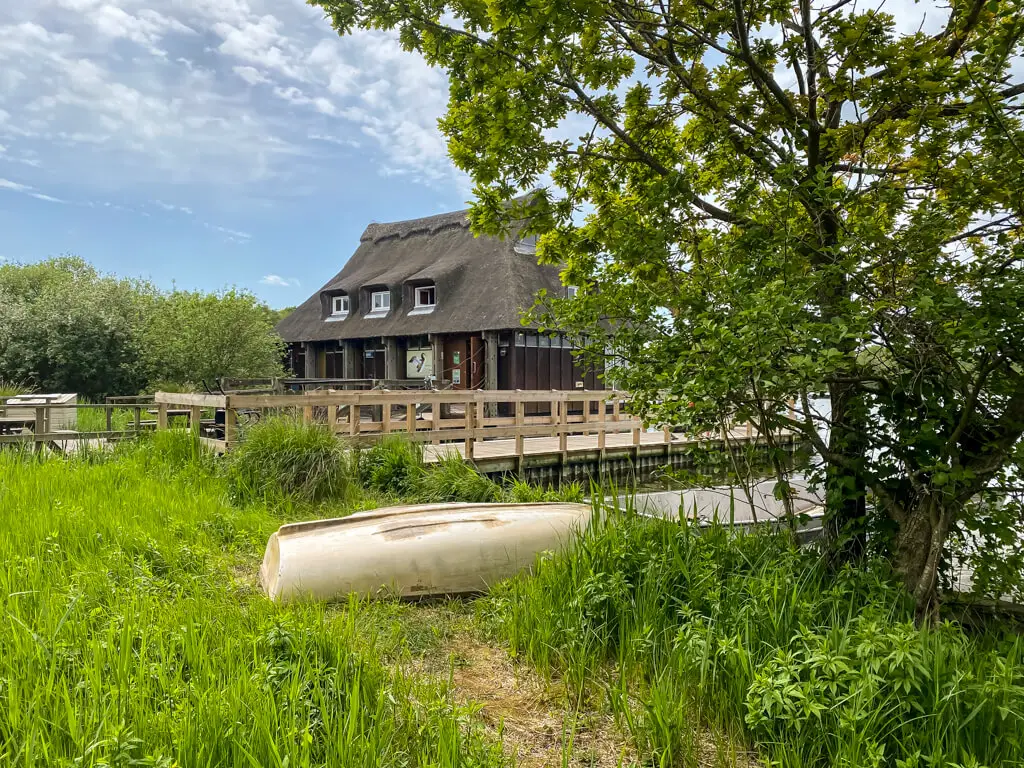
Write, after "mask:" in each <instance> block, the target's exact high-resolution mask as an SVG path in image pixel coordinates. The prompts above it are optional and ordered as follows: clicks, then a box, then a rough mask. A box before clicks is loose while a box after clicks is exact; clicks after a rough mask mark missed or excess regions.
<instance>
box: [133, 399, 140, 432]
mask: <svg viewBox="0 0 1024 768" xmlns="http://www.w3.org/2000/svg"><path fill="white" fill-rule="evenodd" d="M133 410H134V411H135V434H139V432H141V431H142V406H141V405H136V406H135V408H134V409H133Z"/></svg>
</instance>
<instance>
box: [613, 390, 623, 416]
mask: <svg viewBox="0 0 1024 768" xmlns="http://www.w3.org/2000/svg"><path fill="white" fill-rule="evenodd" d="M621 405H622V401H621V400H619V398H618V397H617V396H616V398H615V399H614V400H612V421H618V420H619V408H620V407H621Z"/></svg>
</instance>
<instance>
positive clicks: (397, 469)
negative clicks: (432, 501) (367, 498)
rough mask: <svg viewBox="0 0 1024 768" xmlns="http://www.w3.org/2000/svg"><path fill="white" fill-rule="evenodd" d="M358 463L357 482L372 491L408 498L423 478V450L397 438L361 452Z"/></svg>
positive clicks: (408, 441) (385, 440)
mask: <svg viewBox="0 0 1024 768" xmlns="http://www.w3.org/2000/svg"><path fill="white" fill-rule="evenodd" d="M357 460H358V463H359V482H360V483H361V484H362V485H363V487H364V488H367V489H369V490H373V491H380V492H382V493H391V494H394V495H396V496H409V495H412V494H413V493H414V492H415V491H416V487H417V484H418V483H419V481H420V479H421V478H422V476H423V449H422V448H421V447H420V446H419V445H417V444H416V443H413V442H411V441H410V440H407V439H405V438H404V437H400V436H397V435H396V436H388V437H385V438H384V439H383V440H381V441H380V442H379V443H377V444H375V445H374V446H373V447H372V448H369V449H367V450H365V451H360V452H359V454H358V455H357Z"/></svg>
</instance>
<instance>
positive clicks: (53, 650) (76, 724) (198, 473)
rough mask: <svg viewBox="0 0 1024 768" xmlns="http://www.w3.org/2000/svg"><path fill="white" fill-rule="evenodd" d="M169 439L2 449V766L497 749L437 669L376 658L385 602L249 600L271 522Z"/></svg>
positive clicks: (496, 760) (479, 753) (490, 755)
mask: <svg viewBox="0 0 1024 768" xmlns="http://www.w3.org/2000/svg"><path fill="white" fill-rule="evenodd" d="M168 435H171V437H166V438H164V437H159V438H157V439H156V440H155V441H147V442H145V443H142V444H139V445H133V446H126V447H123V448H121V449H119V450H118V452H117V453H116V454H114V455H100V456H97V457H94V458H93V459H91V460H89V461H67V460H60V459H50V460H46V461H40V460H36V459H33V458H28V457H26V456H24V455H22V454H18V453H12V452H9V451H8V452H2V453H0V609H2V611H3V614H4V620H3V622H2V623H0V765H4V766H26V767H27V766H68V767H69V768H70V766H95V767H96V768H100V766H106V767H107V768H127V767H128V766H166V767H168V768H169V767H170V766H172V765H178V766H182V767H186V766H189V767H191V766H196V767H197V768H198V767H199V766H203V767H204V768H205V767H206V766H254V767H255V766H286V765H287V766H326V765H331V766H412V765H418V766H455V765H474V766H481V767H484V766H495V767H497V766H500V765H502V764H503V763H504V758H503V757H502V756H501V752H500V749H499V747H498V746H497V745H496V744H494V743H493V742H491V741H489V740H487V739H485V738H484V737H483V736H482V735H481V734H480V732H479V731H478V729H476V728H475V727H473V726H471V724H470V720H469V716H468V713H467V711H466V710H465V709H463V708H460V707H458V706H456V705H454V704H453V702H452V699H451V698H450V696H448V695H447V694H446V693H445V690H444V686H443V685H440V684H436V683H430V682H424V681H422V680H419V679H416V678H412V677H408V676H405V675H403V674H402V673H401V672H400V669H401V665H394V664H392V663H389V662H390V661H391V660H392V657H393V656H394V655H395V654H401V653H402V649H401V647H400V642H401V638H399V637H398V636H397V635H396V633H395V632H394V631H393V630H391V629H388V627H389V623H388V622H387V621H384V620H382V621H375V620H371V619H372V618H373V617H374V616H378V617H379V615H380V613H379V609H375V610H376V612H375V610H371V609H367V608H366V607H365V606H362V605H359V604H357V603H353V604H350V605H347V606H341V607H338V608H324V607H323V606H316V605H314V606H299V607H295V608H285V609H282V608H278V607H276V606H274V605H272V604H271V603H269V602H268V601H267V600H266V599H265V598H263V597H262V595H261V594H259V592H258V591H257V588H256V586H255V584H254V582H253V578H252V574H253V573H254V570H255V568H256V566H257V564H258V557H259V555H260V554H261V553H262V548H263V546H264V544H265V541H266V536H267V535H268V534H269V533H270V532H271V531H272V530H273V529H275V528H276V527H277V525H278V524H279V522H280V520H278V519H276V518H275V517H274V516H273V515H272V514H271V513H270V512H268V510H267V509H266V508H265V507H263V506H261V505H249V506H246V507H244V508H239V507H237V506H235V505H233V504H232V503H231V500H230V498H229V494H228V492H227V488H226V485H225V483H224V481H223V479H222V478H220V477H219V476H218V474H217V473H216V472H214V471H213V469H212V464H211V462H210V460H209V459H208V457H205V456H204V455H202V454H201V452H197V450H195V449H194V445H193V444H192V443H191V442H190V441H189V438H188V436H187V435H186V434H184V433H168ZM160 440H163V441H164V443H163V444H161V443H160V442H159V441H160Z"/></svg>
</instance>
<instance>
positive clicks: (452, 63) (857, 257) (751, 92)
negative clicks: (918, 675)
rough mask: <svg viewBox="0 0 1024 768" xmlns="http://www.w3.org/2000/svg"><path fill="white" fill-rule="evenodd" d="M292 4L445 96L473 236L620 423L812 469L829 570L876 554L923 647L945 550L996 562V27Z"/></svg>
mask: <svg viewBox="0 0 1024 768" xmlns="http://www.w3.org/2000/svg"><path fill="white" fill-rule="evenodd" d="M311 2H312V3H313V4H315V5H319V6H321V7H322V8H323V9H324V10H325V11H326V12H327V13H328V15H329V17H330V19H331V21H332V23H333V24H334V26H335V27H336V29H337V30H338V31H339V32H340V33H342V34H346V33H349V32H351V31H352V30H353V29H354V28H357V27H361V28H383V29H394V30H398V32H399V34H400V38H401V41H402V43H403V45H404V46H405V47H406V48H407V49H410V50H415V51H419V52H421V53H422V54H423V56H424V57H425V58H426V60H427V62H428V63H430V64H432V65H436V66H440V67H442V68H444V69H445V70H446V71H447V72H448V73H449V75H450V101H449V107H448V113H447V115H446V116H445V117H444V118H443V120H442V121H441V127H442V130H443V131H444V132H445V134H446V135H447V137H448V140H449V150H450V153H451V156H452V158H453V160H454V161H455V163H456V164H457V165H458V166H459V167H460V168H462V169H464V170H465V171H467V172H469V173H470V174H471V175H472V177H473V179H474V181H475V183H476V190H475V191H476V195H477V202H476V204H475V206H474V213H473V223H474V227H475V229H476V230H477V231H480V232H488V233H504V232H507V231H508V229H509V228H510V227H511V226H513V224H514V222H516V221H520V220H522V219H524V218H525V219H527V220H528V222H529V224H528V228H529V229H531V230H532V231H533V232H534V233H536V234H539V235H541V237H540V241H539V248H538V253H539V255H540V258H542V259H544V260H547V261H549V262H553V263H561V264H564V265H565V271H564V279H565V281H566V283H569V284H573V285H577V286H581V287H583V288H584V290H582V291H581V292H580V294H579V296H578V298H577V299H575V300H572V301H567V302H553V303H552V307H551V309H552V312H553V322H557V323H559V324H568V325H569V326H571V327H572V328H574V329H576V331H578V332H579V333H580V334H581V336H582V335H584V334H585V336H586V338H587V339H588V340H589V343H588V351H589V353H590V354H591V355H593V356H604V355H608V354H610V355H611V356H612V361H613V362H614V364H615V365H616V375H617V378H618V380H619V383H620V384H621V385H623V386H626V387H628V388H629V389H630V390H631V391H632V392H633V393H634V394H635V395H636V400H637V407H638V408H639V409H640V410H641V412H642V413H644V414H645V415H647V416H649V417H650V418H651V419H659V420H668V421H672V422H675V423H679V424H683V425H686V426H689V427H691V428H694V429H698V428H706V427H709V426H713V425H717V424H720V423H722V422H723V421H725V420H729V419H740V420H745V419H751V420H753V421H755V422H757V423H758V424H759V425H760V427H761V428H762V430H764V431H765V432H766V433H768V434H777V433H778V432H779V431H780V430H782V429H790V430H794V431H796V432H797V433H798V434H799V435H801V436H802V437H803V438H804V439H806V440H808V441H810V442H812V443H813V444H814V445H815V447H816V448H817V450H818V453H819V454H820V456H821V458H822V459H823V462H824V465H823V466H824V470H823V471H824V483H825V490H826V495H827V508H828V520H829V531H830V533H831V541H832V545H833V548H834V551H835V552H836V553H837V554H839V555H842V556H846V557H855V556H856V555H857V554H858V551H859V548H860V546H861V545H862V543H863V535H862V534H863V531H864V530H865V528H866V527H871V528H872V529H873V530H874V531H875V533H876V534H877V535H876V536H874V537H872V541H873V542H886V545H887V546H888V547H889V548H890V549H889V551H890V553H891V555H892V556H893V557H894V560H895V563H896V565H897V568H898V569H899V571H900V573H901V574H902V576H903V579H904V581H905V583H906V586H907V589H908V590H909V591H910V592H911V593H912V594H913V596H914V597H915V599H916V600H917V603H918V606H919V610H920V614H921V617H922V618H924V617H925V616H927V615H930V612H931V610H932V608H933V607H934V605H935V598H936V587H937V583H938V580H939V577H940V566H941V565H942V563H943V561H944V560H945V559H946V558H948V556H949V551H950V544H951V542H952V541H953V539H954V538H955V537H956V536H957V535H960V534H965V533H966V532H967V531H968V529H972V528H974V529H981V528H984V529H985V530H989V531H992V530H996V531H1002V530H1005V529H1007V528H1009V530H1010V531H1011V533H1013V532H1014V531H1015V532H1016V534H1017V535H1020V531H1021V529H1022V528H1024V526H1022V525H1021V518H1020V512H1019V509H1020V507H1019V506H1015V505H1013V504H1010V503H999V504H992V503H979V499H980V498H981V497H982V496H983V495H984V494H985V493H986V492H987V491H989V490H991V489H992V487H993V484H1000V485H1004V486H1005V485H1006V484H1009V485H1010V486H1014V487H1015V486H1016V485H1017V484H1018V481H1017V479H1016V478H1017V475H1016V474H1015V473H1014V470H1013V467H1014V466H1015V462H1016V455H1017V454H1016V452H1018V451H1019V448H1018V446H1019V442H1020V437H1021V434H1022V432H1024V367H1022V366H1024V327H1022V319H1021V313H1020V310H1019V308H1020V307H1022V306H1024V284H1022V279H1021V277H1022V275H1021V255H1022V254H1021V247H1022V246H1021V240H1020V232H1021V230H1020V227H1021V213H1022V208H1024V205H1022V194H1024V132H1022V130H1021V123H1020V119H1019V115H1020V112H1021V109H1022V106H1021V101H1020V97H1021V95H1022V94H1024V83H1021V82H1019V73H1020V71H1021V70H1020V64H1021V36H1022V34H1024V12H1022V11H1024V9H1022V8H1021V3H1020V1H1019V0H952V1H951V3H950V5H949V6H948V7H946V8H930V9H929V10H928V21H929V22H930V23H932V24H934V26H929V27H928V28H923V27H922V26H920V25H917V24H914V25H913V26H911V27H909V28H904V29H900V28H898V27H897V23H896V20H895V19H894V18H893V17H892V16H891V15H889V14H887V13H884V12H883V10H882V9H883V8H884V6H882V7H879V8H872V9H868V10H866V9H864V8H863V6H861V5H856V4H852V3H850V2H849V0H838V2H822V3H818V4H812V2H811V0H797V2H795V3H794V2H788V1H787V2H782V1H781V0H746V1H745V2H740V0H733V1H732V2H717V3H716V2H707V0H681V1H680V2H664V0H550V2H546V3H529V2H525V1H524V0H502V1H501V2H498V1H497V0H486V1H484V2H480V1H479V0H311ZM902 21H903V22H904V23H905V22H906V19H904V20H902ZM936 21H937V23H936ZM905 30H907V31H905ZM1014 72H1016V73H1017V74H1018V81H1015V80H1014V78H1013V73H1014ZM574 128H575V129H576V130H571V129H574ZM573 134H577V137H575V138H573ZM540 185H546V186H544V188H543V189H541V190H540V191H539V192H537V193H536V194H534V195H532V196H531V198H530V200H529V202H517V203H513V204H507V203H506V201H508V200H511V199H513V198H514V197H515V195H516V194H518V193H519V192H521V191H522V190H525V189H532V188H535V187H538V186H540ZM821 392H824V393H827V394H828V398H829V400H830V403H831V405H830V410H829V411H826V412H823V413H822V412H818V411H816V410H814V408H813V405H812V399H811V395H813V394H814V393H821ZM791 397H795V398H796V399H797V408H796V409H795V412H794V416H793V417H791V416H790V412H789V410H788V409H787V408H786V407H785V404H786V403H787V401H788V400H789V398H791ZM691 403H692V406H691ZM825 433H827V437H824V436H823V434H825ZM868 493H870V494H871V497H872V500H873V507H872V509H873V510H875V512H874V513H873V514H869V513H868V508H867V506H866V502H867V497H868ZM982 501H984V500H983V499H982ZM886 532H888V534H889V535H883V534H885V533H886ZM1018 549H1019V547H1018ZM1002 573H1003V574H1004V575H1011V576H1012V572H1011V571H1010V570H1007V569H1004V570H1003V571H1002ZM1018 576H1019V574H1018ZM1018 583H1019V582H1018Z"/></svg>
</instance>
